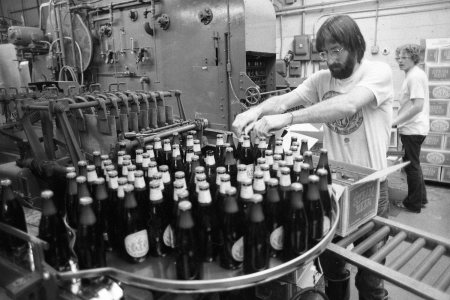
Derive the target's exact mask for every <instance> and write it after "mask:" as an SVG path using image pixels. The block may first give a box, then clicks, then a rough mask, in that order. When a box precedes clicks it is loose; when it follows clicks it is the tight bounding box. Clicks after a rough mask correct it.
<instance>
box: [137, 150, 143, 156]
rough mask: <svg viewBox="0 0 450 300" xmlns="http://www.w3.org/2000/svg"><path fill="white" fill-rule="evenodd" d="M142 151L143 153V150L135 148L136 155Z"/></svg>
mask: <svg viewBox="0 0 450 300" xmlns="http://www.w3.org/2000/svg"><path fill="white" fill-rule="evenodd" d="M143 153H144V150H142V149H136V155H139V154H143Z"/></svg>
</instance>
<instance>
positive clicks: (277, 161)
mask: <svg viewBox="0 0 450 300" xmlns="http://www.w3.org/2000/svg"><path fill="white" fill-rule="evenodd" d="M280 161H282V157H281V155H279V154H275V155H274V156H273V164H272V169H271V170H270V177H273V178H278V172H279V170H280Z"/></svg>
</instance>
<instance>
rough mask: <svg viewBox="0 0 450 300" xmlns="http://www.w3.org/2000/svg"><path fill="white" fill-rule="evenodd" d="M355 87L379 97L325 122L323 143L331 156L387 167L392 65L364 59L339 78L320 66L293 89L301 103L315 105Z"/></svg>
mask: <svg viewBox="0 0 450 300" xmlns="http://www.w3.org/2000/svg"><path fill="white" fill-rule="evenodd" d="M355 87H365V88H368V89H369V90H370V91H372V93H373V94H374V96H375V99H376V101H372V102H371V103H370V104H368V105H366V106H364V107H363V108H362V109H360V110H359V111H358V112H357V113H356V114H354V115H353V116H351V117H346V118H343V119H340V120H335V121H333V122H329V123H326V124H325V125H326V126H324V141H323V142H324V147H325V148H327V149H328V154H329V157H330V159H333V160H337V161H343V162H347V163H351V164H356V165H360V166H364V167H369V168H373V169H376V170H380V169H383V168H386V167H387V159H386V152H387V150H388V147H389V136H390V131H391V123H392V101H393V95H394V91H393V82H392V71H391V68H390V67H389V65H387V64H385V63H383V62H377V61H368V60H364V59H363V60H362V61H361V64H360V66H359V68H357V70H356V71H355V72H354V73H353V74H352V75H351V76H350V77H349V78H345V79H336V78H333V77H332V76H331V73H330V71H329V70H321V71H319V72H316V73H314V74H313V75H312V76H311V77H309V78H308V79H307V80H305V81H304V82H303V84H301V85H299V86H298V87H297V88H296V89H295V90H294V92H296V93H297V95H298V97H299V98H300V102H301V104H305V105H312V104H314V103H317V102H319V101H327V99H329V98H331V97H334V96H336V95H339V94H346V93H348V92H350V91H351V90H352V89H353V88H355Z"/></svg>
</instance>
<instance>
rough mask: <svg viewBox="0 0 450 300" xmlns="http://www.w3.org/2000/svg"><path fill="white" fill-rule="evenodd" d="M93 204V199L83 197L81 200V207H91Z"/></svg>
mask: <svg viewBox="0 0 450 300" xmlns="http://www.w3.org/2000/svg"><path fill="white" fill-rule="evenodd" d="M91 203H92V198H91V197H81V198H80V205H89V204H91Z"/></svg>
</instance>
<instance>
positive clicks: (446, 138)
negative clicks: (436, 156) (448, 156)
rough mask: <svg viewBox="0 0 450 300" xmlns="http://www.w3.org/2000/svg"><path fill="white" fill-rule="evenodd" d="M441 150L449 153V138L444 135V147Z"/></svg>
mask: <svg viewBox="0 0 450 300" xmlns="http://www.w3.org/2000/svg"><path fill="white" fill-rule="evenodd" d="M442 150H447V151H450V136H449V135H444V147H443V149H442Z"/></svg>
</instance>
